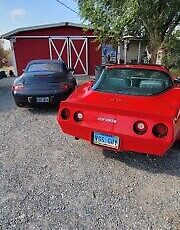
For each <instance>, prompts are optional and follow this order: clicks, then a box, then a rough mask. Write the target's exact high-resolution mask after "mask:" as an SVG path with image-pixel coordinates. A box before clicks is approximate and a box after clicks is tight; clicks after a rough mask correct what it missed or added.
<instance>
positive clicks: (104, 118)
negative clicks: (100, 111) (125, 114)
mask: <svg viewBox="0 0 180 230" xmlns="http://www.w3.org/2000/svg"><path fill="white" fill-rule="evenodd" d="M97 120H98V121H101V122H108V123H113V124H116V123H117V120H116V119H113V118H106V117H98V118H97Z"/></svg>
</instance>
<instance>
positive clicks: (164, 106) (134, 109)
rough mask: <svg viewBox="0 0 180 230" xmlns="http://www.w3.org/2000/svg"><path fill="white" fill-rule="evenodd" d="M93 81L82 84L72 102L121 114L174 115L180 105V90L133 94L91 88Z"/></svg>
mask: <svg viewBox="0 0 180 230" xmlns="http://www.w3.org/2000/svg"><path fill="white" fill-rule="evenodd" d="M91 86H92V83H86V84H84V85H82V86H80V87H79V88H78V89H77V90H76V91H75V92H74V93H73V94H72V95H71V96H70V97H69V99H68V102H70V103H75V104H76V103H77V104H81V106H84V107H85V108H87V107H92V108H94V109H95V108H98V107H99V108H104V109H106V110H111V111H112V112H117V113H121V114H128V115H130V114H131V115H133V116H136V115H138V114H139V113H141V114H142V115H143V114H144V115H145V116H146V117H147V116H154V115H156V116H157V115H158V116H164V117H169V116H171V117H174V116H176V115H177V113H178V110H179V107H180V92H178V94H176V96H177V97H176V98H175V95H174V89H169V90H168V91H166V92H164V93H161V94H158V95H153V96H132V95H123V94H113V93H104V92H98V91H94V90H92V89H91Z"/></svg>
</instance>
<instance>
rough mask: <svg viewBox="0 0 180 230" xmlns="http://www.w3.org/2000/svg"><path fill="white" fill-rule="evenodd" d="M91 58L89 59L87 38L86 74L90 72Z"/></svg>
mask: <svg viewBox="0 0 180 230" xmlns="http://www.w3.org/2000/svg"><path fill="white" fill-rule="evenodd" d="M88 63H89V60H88V39H87V38H86V74H87V75H88V73H89V65H88Z"/></svg>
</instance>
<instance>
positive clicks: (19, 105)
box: [15, 102, 25, 107]
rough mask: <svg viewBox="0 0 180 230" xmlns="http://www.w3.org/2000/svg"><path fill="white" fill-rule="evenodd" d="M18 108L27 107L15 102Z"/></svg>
mask: <svg viewBox="0 0 180 230" xmlns="http://www.w3.org/2000/svg"><path fill="white" fill-rule="evenodd" d="M15 103H16V105H17V106H18V107H24V106H25V105H24V104H23V103H21V102H15Z"/></svg>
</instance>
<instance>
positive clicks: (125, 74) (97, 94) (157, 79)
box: [57, 64, 180, 156]
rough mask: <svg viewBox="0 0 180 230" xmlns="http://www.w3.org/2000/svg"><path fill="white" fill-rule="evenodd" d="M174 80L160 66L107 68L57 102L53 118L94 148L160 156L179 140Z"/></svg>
mask: <svg viewBox="0 0 180 230" xmlns="http://www.w3.org/2000/svg"><path fill="white" fill-rule="evenodd" d="M178 82H179V80H178V79H177V80H173V78H172V77H171V75H170V73H169V71H168V69H166V68H165V67H163V66H158V65H145V64H143V65H138V64H136V65H133V64H131V65H114V66H108V67H106V68H105V69H104V70H103V72H102V74H101V76H100V78H99V79H98V80H97V82H95V84H94V83H93V82H87V83H85V84H84V85H81V86H80V87H79V88H77V89H76V90H75V91H74V92H73V94H72V95H71V96H70V97H69V98H68V99H67V100H66V101H65V102H62V103H61V105H60V108H59V112H58V116H57V120H58V122H59V125H60V127H61V128H62V130H63V132H64V133H67V134H70V135H72V136H74V137H75V138H76V139H79V138H81V139H84V140H87V141H89V142H90V143H91V144H93V145H97V146H101V147H103V148H108V149H111V150H114V151H116V152H120V151H133V152H137V153H146V154H153V155H158V156H163V155H164V154H165V153H166V152H167V151H168V149H170V148H171V146H172V145H173V143H174V142H175V141H180V85H179V83H178Z"/></svg>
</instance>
